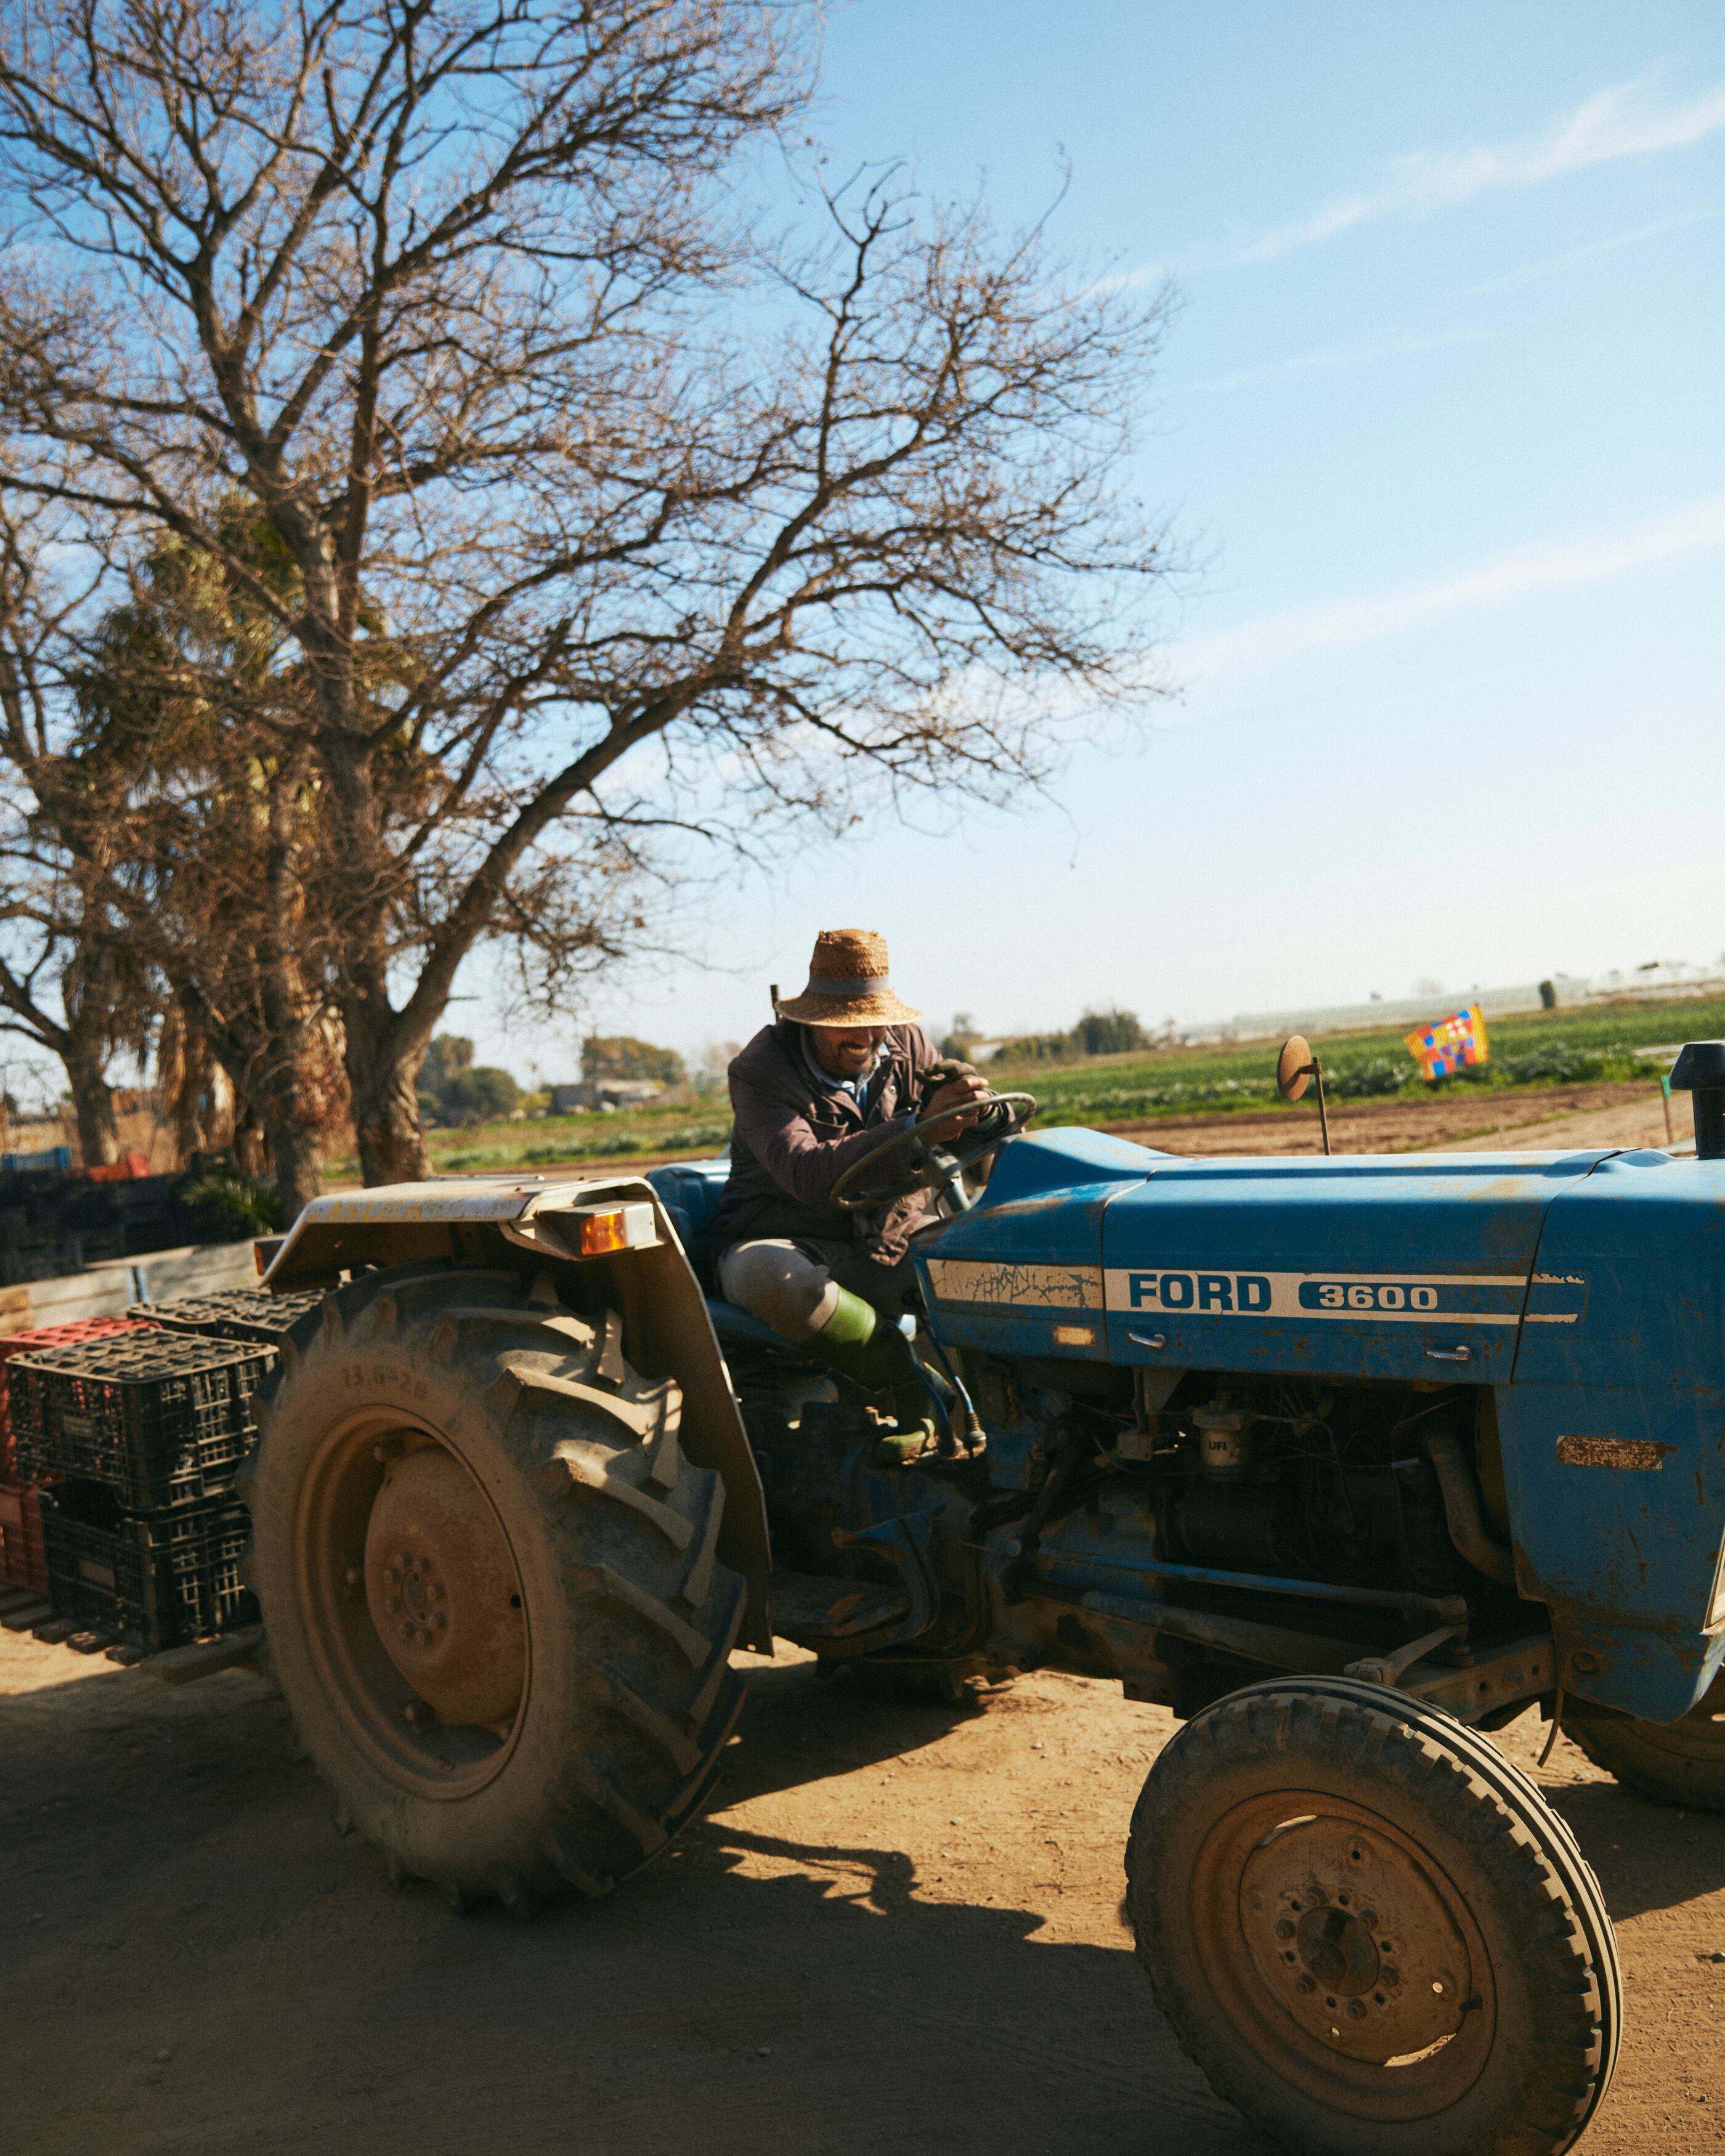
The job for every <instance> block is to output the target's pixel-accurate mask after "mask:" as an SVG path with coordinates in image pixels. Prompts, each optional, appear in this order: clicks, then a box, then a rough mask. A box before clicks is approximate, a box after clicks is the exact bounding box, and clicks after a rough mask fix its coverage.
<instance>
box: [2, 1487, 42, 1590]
mask: <svg viewBox="0 0 1725 2156" xmlns="http://www.w3.org/2000/svg"><path fill="white" fill-rule="evenodd" d="M0 1580H3V1581H4V1582H5V1584H7V1586H8V1587H30V1588H33V1589H35V1591H36V1592H37V1594H47V1592H48V1558H47V1555H46V1553H45V1551H44V1547H43V1540H42V1500H41V1494H40V1492H39V1491H37V1490H35V1489H33V1488H31V1487H28V1486H23V1485H20V1484H18V1483H17V1482H0Z"/></svg>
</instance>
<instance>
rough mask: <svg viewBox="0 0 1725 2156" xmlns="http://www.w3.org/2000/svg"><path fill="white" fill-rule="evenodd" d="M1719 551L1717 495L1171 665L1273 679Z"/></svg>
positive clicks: (1226, 633)
mask: <svg viewBox="0 0 1725 2156" xmlns="http://www.w3.org/2000/svg"><path fill="white" fill-rule="evenodd" d="M1722 546H1725V495H1712V496H1711V497H1710V498H1708V499H1707V500H1702V501H1694V502H1690V503H1687V504H1686V505H1685V506H1683V507H1682V508H1681V509H1673V510H1668V511H1666V513H1665V514H1664V515H1663V516H1652V517H1648V518H1645V519H1644V520H1643V521H1641V522H1640V523H1639V524H1631V525H1629V526H1625V528H1624V529H1623V530H1621V531H1608V532H1595V533H1593V534H1591V535H1589V536H1587V537H1585V538H1581V539H1572V540H1565V541H1559V542H1546V543H1543V544H1541V545H1536V546H1528V547H1512V548H1511V549H1510V550H1509V551H1508V552H1507V553H1503V554H1500V555H1498V556H1497V557H1496V559H1495V560H1492V561H1490V562H1484V563H1482V564H1481V566H1480V567H1478V568H1476V569H1469V570H1465V571H1463V572H1461V573H1459V574H1457V575H1455V576H1450V577H1437V578H1435V579H1434V580H1432V581H1431V582H1430V583H1422V584H1409V585H1406V586H1404V588H1402V589H1401V590H1399V591H1394V592H1384V593H1378V594H1376V595H1375V596H1373V597H1370V598H1357V599H1337V600H1332V601H1330V602H1328V603H1326V604H1324V605H1321V606H1311V607H1295V608H1291V609H1290V610H1289V611H1288V612H1286V613H1276V614H1269V615H1266V617H1265V618H1264V619H1262V620H1261V621H1255V622H1246V623H1245V624H1242V625H1241V626H1240V628H1238V629H1224V630H1222V631H1220V632H1219V633H1218V634H1215V635H1213V636H1199V637H1194V638H1192V639H1189V641H1188V642H1186V643H1185V644H1182V645H1180V646H1179V647H1178V649H1176V650H1175V651H1174V652H1173V654H1172V658H1173V664H1174V665H1175V667H1176V668H1177V669H1178V670H1179V672H1180V673H1181V674H1182V675H1183V676H1184V677H1185V679H1186V680H1188V681H1191V682H1197V681H1199V680H1202V681H1205V682H1209V683H1215V682H1218V681H1222V680H1225V681H1226V682H1227V683H1229V684H1230V685H1232V684H1234V683H1236V682H1240V681H1244V680H1252V679H1255V677H1257V676H1258V675H1264V674H1271V673H1274V672H1276V670H1279V669H1280V668H1281V667H1284V666H1286V665H1291V664H1292V663H1293V662H1294V661H1296V660H1301V659H1305V658H1308V657H1310V656H1312V654H1315V653H1318V652H1325V651H1345V650H1348V649H1352V648H1353V647H1354V646H1355V645H1357V644H1376V643H1380V642H1382V641H1383V640H1384V639H1385V638H1387V637H1392V636H1399V635H1402V634H1404V632H1405V631H1407V630H1409V629H1422V628H1424V627H1425V625H1426V624H1427V623H1429V622H1433V621H1437V620H1440V619H1442V618H1443V617H1444V616H1445V615H1447V614H1455V613H1470V612H1472V611H1474V610H1475V609H1476V608H1481V607H1491V606H1502V605H1503V604H1505V603H1507V602H1508V601H1511V600H1514V599H1521V598H1529V597H1531V596H1532V595H1534V594H1536V593H1542V592H1553V591H1566V590H1570V589H1573V588H1575V587H1576V586H1578V585H1583V584H1597V583H1606V582H1608V581H1609V579H1610V578H1612V577H1620V576H1627V575H1630V574H1633V573H1635V572H1637V571H1640V570H1645V569H1650V568H1655V567H1658V566H1659V565H1660V564H1661V563H1662V562H1676V561H1683V560H1686V559H1687V558H1689V557H1692V556H1693V555H1697V554H1703V553H1707V552H1710V551H1711V550H1712V548H1714V547H1722Z"/></svg>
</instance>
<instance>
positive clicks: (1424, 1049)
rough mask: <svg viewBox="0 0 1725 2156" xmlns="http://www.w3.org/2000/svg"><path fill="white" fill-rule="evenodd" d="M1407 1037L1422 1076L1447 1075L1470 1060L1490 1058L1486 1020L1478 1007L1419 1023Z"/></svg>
mask: <svg viewBox="0 0 1725 2156" xmlns="http://www.w3.org/2000/svg"><path fill="white" fill-rule="evenodd" d="M1407 1040H1408V1046H1409V1049H1410V1050H1412V1051H1413V1056H1414V1061H1415V1062H1416V1063H1417V1064H1418V1065H1420V1076H1421V1077H1422V1078H1426V1079H1431V1078H1448V1077H1450V1076H1451V1075H1453V1074H1454V1073H1455V1071H1457V1070H1466V1068H1467V1067H1468V1065H1470V1064H1474V1063H1484V1062H1486V1061H1488V1060H1490V1054H1491V1051H1490V1050H1488V1049H1487V1047H1486V1021H1485V1019H1483V1018H1481V1015H1480V1014H1479V1013H1478V1012H1477V1011H1476V1010H1459V1011H1457V1012H1456V1014H1455V1016H1454V1017H1453V1018H1445V1019H1439V1020H1438V1022H1437V1024H1435V1025H1422V1026H1416V1027H1415V1028H1414V1031H1413V1032H1412V1033H1410V1034H1409V1035H1408V1036H1407Z"/></svg>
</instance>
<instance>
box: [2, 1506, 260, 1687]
mask: <svg viewBox="0 0 1725 2156" xmlns="http://www.w3.org/2000/svg"><path fill="white" fill-rule="evenodd" d="M42 1539H43V1543H44V1548H45V1551H46V1554H47V1560H48V1599H49V1601H50V1603H52V1604H53V1605H54V1614H55V1615H56V1616H57V1617H70V1618H73V1619H75V1620H76V1621H77V1622H78V1623H79V1624H80V1625H83V1626H84V1627H85V1630H88V1631H91V1632H106V1633H110V1634H112V1635H114V1636H115V1637H116V1639H121V1640H126V1642H127V1643H128V1644H129V1645H133V1646H137V1647H142V1648H143V1649H144V1650H146V1652H147V1653H150V1654H152V1655H153V1654H159V1653H160V1652H162V1650H163V1649H165V1648H167V1647H183V1646H188V1645H190V1644H191V1643H192V1641H193V1640H201V1639H207V1638H208V1637H209V1635H211V1634H213V1633H216V1632H223V1631H229V1630H233V1629H234V1627H236V1626H238V1625H254V1624H256V1623H257V1621H258V1605H257V1600H256V1598H255V1597H254V1595H253V1594H251V1593H250V1591H249V1589H247V1588H246V1587H244V1585H243V1584H241V1581H240V1577H239V1568H240V1562H241V1559H242V1558H244V1554H245V1549H246V1545H247V1543H249V1541H250V1539H251V1523H250V1520H249V1516H248V1514H247V1512H246V1509H245V1507H244V1505H243V1504H242V1503H241V1502H240V1501H239V1499H238V1498H237V1497H223V1498H218V1499H217V1500H216V1501H215V1502H214V1503H213V1504H208V1505H196V1506H190V1507H187V1508H186V1509H185V1510H183V1511H181V1512H166V1513H156V1514H153V1515H151V1514H143V1515H138V1514H135V1513H130V1512H121V1511H120V1510H119V1509H118V1508H117V1507H116V1506H115V1504H114V1502H113V1492H112V1491H110V1490H109V1489H108V1488H107V1487H106V1486H105V1485H103V1484H100V1483H89V1482H65V1483H62V1484H61V1485H60V1486H59V1488H58V1489H56V1490H54V1491H43V1492H42Z"/></svg>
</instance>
